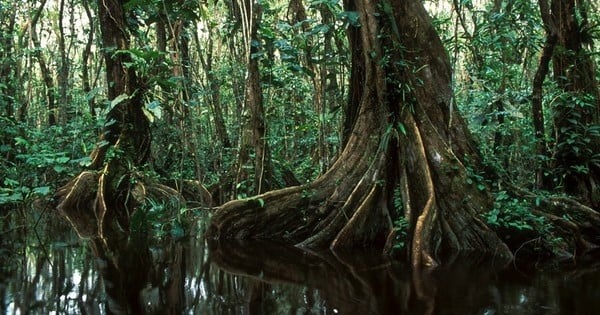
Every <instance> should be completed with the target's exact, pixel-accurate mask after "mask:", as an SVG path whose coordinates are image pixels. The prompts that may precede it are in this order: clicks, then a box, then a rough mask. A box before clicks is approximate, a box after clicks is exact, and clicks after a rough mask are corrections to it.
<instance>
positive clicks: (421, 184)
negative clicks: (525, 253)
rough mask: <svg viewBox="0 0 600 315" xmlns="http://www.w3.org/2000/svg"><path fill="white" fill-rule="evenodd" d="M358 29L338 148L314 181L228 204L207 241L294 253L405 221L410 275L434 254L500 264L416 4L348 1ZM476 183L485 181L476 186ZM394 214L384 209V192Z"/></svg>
mask: <svg viewBox="0 0 600 315" xmlns="http://www.w3.org/2000/svg"><path fill="white" fill-rule="evenodd" d="M346 10H349V11H356V12H358V13H359V16H360V27H351V28H350V31H349V36H350V43H351V44H352V53H353V57H352V61H353V63H352V65H353V69H352V79H351V83H352V86H351V98H350V101H349V104H348V107H347V112H346V113H347V115H346V117H347V120H346V123H345V126H346V128H347V133H346V135H347V141H346V145H345V147H344V150H343V152H342V153H341V154H340V157H339V158H338V159H337V161H336V162H335V163H334V164H333V165H332V167H331V168H330V169H329V170H328V171H327V172H326V173H325V174H324V175H322V176H321V177H319V178H318V179H316V180H315V181H314V182H312V183H310V184H308V185H305V186H298V187H291V188H286V189H282V190H275V191H272V192H268V193H265V194H263V195H259V196H257V197H255V198H251V199H246V200H236V201H231V202H229V203H227V204H225V205H223V206H222V207H220V208H219V209H218V210H217V211H216V213H215V214H214V216H213V218H212V221H211V226H210V228H209V230H208V232H207V233H208V235H209V236H210V237H214V238H275V239H285V240H287V241H288V242H292V243H295V244H297V245H299V246H305V247H330V248H333V249H336V248H341V247H349V246H371V245H373V244H379V245H380V246H381V247H382V248H383V245H384V244H385V243H386V242H390V239H392V238H394V237H396V235H395V231H396V230H395V229H394V226H393V223H392V222H393V221H395V220H397V219H399V218H401V217H404V218H405V219H406V220H407V221H408V222H409V223H410V228H409V231H407V232H408V234H409V240H408V241H409V243H410V246H409V247H410V248H409V254H410V259H411V261H412V264H413V266H415V267H422V266H435V265H437V264H438V263H439V261H440V259H441V257H442V255H443V254H452V253H455V252H459V251H470V250H473V251H481V252H488V253H490V254H494V255H498V256H499V257H502V258H510V257H511V253H510V251H509V249H508V247H507V246H506V245H505V244H504V243H503V242H502V241H501V240H500V239H499V238H498V237H497V236H496V234H495V233H494V232H493V231H491V230H490V229H489V228H488V227H487V226H486V225H485V224H484V223H483V222H482V221H481V220H480V219H479V214H480V213H482V212H483V211H486V210H488V209H490V208H491V198H490V196H489V195H488V193H487V190H486V189H482V187H483V186H480V187H479V188H478V187H477V186H476V185H475V184H469V182H470V181H469V180H468V179H469V169H475V170H477V169H480V168H481V165H480V157H479V154H478V152H477V150H476V149H475V147H474V143H473V139H472V137H471V136H470V134H469V132H468V130H467V129H466V125H465V123H464V121H463V120H462V118H461V117H460V115H459V113H458V112H456V110H454V112H452V111H451V110H450V108H451V107H450V102H451V98H452V89H451V75H450V66H449V60H448V56H447V55H446V52H445V50H444V47H443V45H442V43H441V41H440V39H439V37H438V36H437V33H436V31H435V30H434V28H433V26H432V24H431V21H430V19H429V16H428V15H427V13H426V11H425V9H424V8H423V5H422V4H421V2H420V1H418V0H411V1H391V2H389V1H387V0H381V1H380V0H356V1H352V0H349V1H347V2H346ZM480 184H481V185H484V183H480ZM395 189H398V190H399V191H400V192H401V193H400V195H401V196H402V200H401V201H400V202H401V203H402V204H403V207H402V208H401V209H400V208H395V207H394V200H393V199H394V197H393V195H394V193H393V192H394V190H395Z"/></svg>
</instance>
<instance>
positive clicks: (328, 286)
mask: <svg viewBox="0 0 600 315" xmlns="http://www.w3.org/2000/svg"><path fill="white" fill-rule="evenodd" d="M210 245H211V246H210V247H211V250H210V255H209V257H210V261H211V262H212V263H213V264H214V265H215V266H217V267H218V268H220V269H221V270H223V271H225V272H226V273H228V274H229V277H232V278H233V279H234V280H233V281H232V280H228V277H227V276H223V277H222V278H221V279H219V280H223V281H225V285H227V283H229V282H233V283H236V284H237V285H238V286H237V287H234V288H230V289H234V290H236V291H237V294H238V296H245V294H246V295H247V294H248V291H249V290H252V289H253V288H255V287H257V286H258V285H259V284H261V285H263V286H270V287H271V292H274V291H276V290H277V288H278V287H280V286H288V287H298V288H303V289H302V290H300V293H301V294H302V295H298V296H295V297H291V298H290V301H289V302H288V303H289V305H288V308H292V309H286V310H285V311H286V312H287V313H296V312H298V311H302V310H304V311H306V310H310V309H312V313H331V312H332V311H333V310H336V311H337V312H338V313H339V314H434V313H435V314H439V313H445V314H446V313H447V314H463V313H470V312H472V311H474V310H477V312H478V313H480V312H481V311H484V310H486V309H487V310H492V311H493V310H495V309H497V307H498V305H499V303H500V296H499V295H498V288H497V287H496V280H497V278H496V271H497V270H498V268H499V267H500V266H494V265H493V263H489V262H485V261H483V262H482V261H480V260H477V259H473V258H472V257H470V258H468V259H460V260H459V259H457V260H456V262H455V263H454V264H449V266H446V267H444V268H442V269H443V270H439V271H434V272H432V271H427V270H411V269H412V268H410V266H407V265H405V264H401V263H399V262H395V261H393V260H391V259H390V258H389V257H386V256H382V255H380V254H379V253H375V252H374V253H360V254H358V253H340V252H336V253H333V252H325V253H315V252H307V251H304V250H301V249H298V248H296V247H290V246H284V245H278V244H272V243H264V242H257V241H252V242H238V241H227V242H224V241H220V242H218V243H217V242H215V243H211V244H210ZM244 281H246V282H244ZM216 283H217V285H219V284H220V283H219V282H216ZM221 285H223V284H221ZM227 294H229V296H232V295H233V293H231V292H229V293H227ZM269 294H272V293H268V294H266V295H263V296H262V298H263V301H262V303H263V305H269V303H270V301H267V300H269V299H273V300H275V301H276V302H277V303H278V304H279V305H278V306H277V307H279V309H278V311H279V313H282V310H281V308H282V307H283V306H282V304H285V303H284V302H282V301H281V300H283V299H285V297H282V296H281V295H276V296H270V295H269ZM315 297H316V298H317V299H316V300H314V299H313V301H312V303H317V304H319V305H315V304H313V305H311V304H310V301H309V299H310V298H315ZM238 300H240V301H243V299H238ZM297 301H304V305H293V304H292V303H294V302H297ZM271 302H272V301H271ZM239 304H240V305H241V306H240V305H238V307H241V308H242V309H243V310H245V311H246V312H245V313H250V314H258V313H256V312H252V311H251V308H250V307H249V306H248V305H247V304H242V303H239Z"/></svg>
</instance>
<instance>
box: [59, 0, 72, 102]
mask: <svg viewBox="0 0 600 315" xmlns="http://www.w3.org/2000/svg"><path fill="white" fill-rule="evenodd" d="M64 12H65V0H60V2H59V9H58V17H57V19H58V23H57V24H58V50H59V52H60V64H59V65H60V66H59V68H58V80H57V81H58V104H59V108H60V110H62V111H63V112H64V111H67V112H68V109H67V106H68V104H69V103H70V102H69V99H68V89H69V68H70V67H69V56H68V51H67V45H66V40H65V29H64V25H63V19H64Z"/></svg>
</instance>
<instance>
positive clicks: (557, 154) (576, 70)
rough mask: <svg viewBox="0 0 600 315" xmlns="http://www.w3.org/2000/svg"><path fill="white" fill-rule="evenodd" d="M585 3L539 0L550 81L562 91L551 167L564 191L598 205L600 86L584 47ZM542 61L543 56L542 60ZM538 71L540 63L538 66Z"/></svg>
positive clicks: (587, 40)
mask: <svg viewBox="0 0 600 315" xmlns="http://www.w3.org/2000/svg"><path fill="white" fill-rule="evenodd" d="M587 5H588V4H587V3H586V2H585V1H582V2H577V3H576V2H575V1H574V0H552V1H551V2H550V5H548V2H547V1H546V0H540V11H541V13H542V17H543V21H544V27H545V29H546V32H547V41H546V43H547V44H546V46H547V47H548V48H547V50H548V52H550V51H552V55H551V56H552V68H553V75H554V80H555V81H556V83H557V84H558V87H559V88H560V89H562V91H564V94H563V95H562V97H561V98H560V99H559V101H558V104H557V106H555V112H554V134H555V139H556V146H555V148H554V158H555V164H554V165H553V171H554V172H555V177H556V178H557V179H558V181H559V184H560V185H561V186H562V187H563V189H564V191H565V192H567V193H569V194H571V195H574V196H576V197H577V198H579V199H580V200H582V202H584V203H585V204H587V205H590V206H593V207H596V208H597V207H598V206H600V186H599V185H600V154H599V152H600V125H599V124H600V89H599V88H598V82H597V81H596V73H595V70H596V65H595V64H594V61H593V59H592V58H591V55H590V54H589V53H588V52H587V51H586V49H585V46H586V45H587V44H588V43H590V41H591V40H592V39H591V37H590V34H589V32H590V30H591V28H590V26H589V22H588V21H587V10H588V9H587ZM546 62H547V61H546ZM541 70H543V68H542V69H541Z"/></svg>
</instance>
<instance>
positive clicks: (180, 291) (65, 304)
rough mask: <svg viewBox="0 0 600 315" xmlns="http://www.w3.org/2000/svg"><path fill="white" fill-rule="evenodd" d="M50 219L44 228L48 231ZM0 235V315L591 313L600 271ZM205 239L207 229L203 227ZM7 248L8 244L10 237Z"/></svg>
mask: <svg viewBox="0 0 600 315" xmlns="http://www.w3.org/2000/svg"><path fill="white" fill-rule="evenodd" d="M51 226H54V225H52V224H49V225H45V226H44V227H43V229H50V227H51ZM37 232H38V233H39V234H40V235H38V236H39V237H35V236H32V234H31V230H27V231H25V230H19V231H14V233H4V234H2V238H3V239H2V242H1V243H0V244H2V247H1V248H0V253H1V254H2V255H0V262H1V263H2V265H1V267H0V301H1V303H0V313H2V314H215V315H216V314H594V313H596V312H597V310H599V309H600V290H598V286H599V284H600V271H599V269H598V267H597V266H594V265H593V263H586V266H587V267H585V268H582V267H578V268H577V269H571V270H569V271H563V272H550V271H548V272H545V271H537V272H534V271H532V270H515V269H514V268H505V269H503V270H498V269H499V267H500V266H497V265H494V263H493V261H492V262H489V261H485V262H484V261H479V260H476V259H473V258H468V257H467V258H461V259H457V260H456V261H455V262H454V263H453V264H451V265H448V266H445V267H444V268H442V269H440V270H437V271H435V272H433V273H431V272H415V271H411V270H410V268H409V267H408V265H405V264H403V263H400V262H398V261H394V260H392V259H390V258H389V257H385V256H380V255H378V254H376V253H368V252H367V253H365V252H363V253H357V252H354V253H332V252H310V251H304V250H301V249H298V248H295V247H289V246H285V245H281V244H277V243H269V242H236V241H226V242H224V241H221V242H212V241H211V242H210V243H207V242H206V241H205V240H204V239H203V238H201V237H189V238H185V239H183V240H179V241H174V240H163V241H160V242H159V241H157V240H155V239H153V238H150V237H147V236H145V235H131V236H129V237H121V238H116V239H113V240H110V241H107V240H101V239H94V238H90V239H87V240H84V241H79V242H76V236H75V235H74V234H73V232H72V231H71V230H70V229H66V228H64V226H63V227H61V229H60V230H57V229H56V227H54V228H52V229H51V230H48V231H45V232H44V233H40V231H37ZM200 232H201V231H200ZM6 237H9V238H10V240H11V242H8V241H6V240H7V239H9V238H6Z"/></svg>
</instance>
